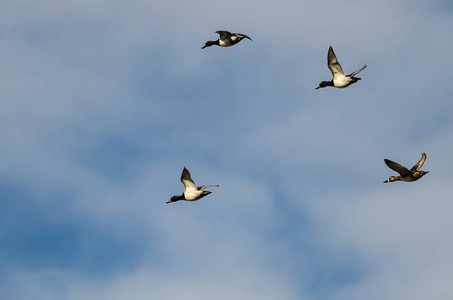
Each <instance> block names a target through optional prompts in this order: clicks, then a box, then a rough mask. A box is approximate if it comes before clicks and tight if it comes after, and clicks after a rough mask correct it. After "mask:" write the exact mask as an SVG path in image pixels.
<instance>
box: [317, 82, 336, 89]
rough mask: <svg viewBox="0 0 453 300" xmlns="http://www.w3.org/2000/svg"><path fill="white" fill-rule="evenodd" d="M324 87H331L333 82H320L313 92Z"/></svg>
mask: <svg viewBox="0 0 453 300" xmlns="http://www.w3.org/2000/svg"><path fill="white" fill-rule="evenodd" d="M326 86H333V82H332V81H321V82H320V83H319V85H318V86H317V87H315V90H317V89H319V88H324V87H326Z"/></svg>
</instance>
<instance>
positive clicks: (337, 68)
mask: <svg viewBox="0 0 453 300" xmlns="http://www.w3.org/2000/svg"><path fill="white" fill-rule="evenodd" d="M327 66H328V67H329V69H330V71H331V72H332V77H333V79H332V80H331V81H321V82H320V83H319V85H318V86H317V87H316V88H315V89H316V90H317V89H319V88H324V87H326V86H333V87H336V88H340V89H342V88H345V87H348V86H350V85H351V84H353V83H356V82H357V81H359V80H360V79H361V78H358V77H355V75H357V74H358V73H360V72H361V71H362V70H363V69H365V68H366V65H364V66H363V67H362V68H361V69H359V70H357V71H355V72H353V73H351V74H349V75H346V76H345V75H344V72H343V69H342V68H341V65H340V63H339V62H338V59H337V56H336V55H335V52H333V48H332V46H330V47H329V52H328V53H327Z"/></svg>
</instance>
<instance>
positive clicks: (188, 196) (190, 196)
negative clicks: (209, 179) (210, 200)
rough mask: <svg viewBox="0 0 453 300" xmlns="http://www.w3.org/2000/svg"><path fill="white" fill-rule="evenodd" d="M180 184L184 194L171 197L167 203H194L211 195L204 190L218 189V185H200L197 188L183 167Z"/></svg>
mask: <svg viewBox="0 0 453 300" xmlns="http://www.w3.org/2000/svg"><path fill="white" fill-rule="evenodd" d="M181 182H182V183H183V184H184V193H183V194H182V195H180V196H172V197H171V198H170V200H168V201H167V203H171V202H176V201H179V200H186V201H196V200H199V199H201V198H203V197H204V196H207V195H209V194H211V193H212V192H210V191H205V188H207V187H218V185H202V186H198V187H197V186H196V185H195V182H194V181H193V180H192V178H191V176H190V173H189V170H187V169H186V168H185V167H184V169H183V170H182V173H181Z"/></svg>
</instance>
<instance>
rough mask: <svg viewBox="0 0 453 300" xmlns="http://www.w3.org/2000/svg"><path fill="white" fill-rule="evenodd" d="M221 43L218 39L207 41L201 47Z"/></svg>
mask: <svg viewBox="0 0 453 300" xmlns="http://www.w3.org/2000/svg"><path fill="white" fill-rule="evenodd" d="M218 44H219V40H217V41H207V42H206V43H205V44H204V46H203V47H201V49H204V48H206V47H211V46H212V45H218Z"/></svg>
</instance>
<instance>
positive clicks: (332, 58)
mask: <svg viewBox="0 0 453 300" xmlns="http://www.w3.org/2000/svg"><path fill="white" fill-rule="evenodd" d="M216 33H217V34H219V38H218V39H217V40H215V41H207V42H206V43H205V44H204V46H203V47H201V49H204V48H206V47H210V46H213V45H217V46H220V47H230V46H234V45H236V44H237V43H239V42H240V41H242V40H243V39H249V40H251V41H252V39H251V38H250V37H249V36H247V35H245V34H243V33H231V32H229V31H226V30H218V31H216ZM327 66H328V67H329V69H330V72H332V80H330V81H321V82H320V83H319V85H318V86H317V87H316V88H315V89H319V88H324V87H327V86H333V87H336V88H340V89H342V88H346V87H348V86H350V85H351V84H353V83H356V82H357V81H359V80H361V78H359V77H356V76H355V75H357V74H358V73H360V72H361V71H363V70H364V69H365V68H366V67H367V66H366V65H364V66H363V67H362V68H360V69H358V70H357V71H355V72H352V73H351V74H349V75H344V72H343V68H342V67H341V65H340V63H339V62H338V59H337V56H336V55H335V52H334V51H333V48H332V46H330V47H329V50H328V52H327ZM425 160H426V154H425V153H422V157H421V159H420V160H419V161H418V162H417V163H416V164H415V165H414V166H413V167H412V168H411V169H410V170H409V169H407V168H406V167H403V166H402V165H400V164H398V163H396V162H394V161H391V160H389V159H384V162H385V164H386V165H387V166H388V167H389V168H390V169H392V170H393V171H395V172H397V173H399V176H390V177H388V178H387V179H386V180H385V181H384V183H386V182H393V181H405V182H412V181H417V180H418V179H420V178H422V177H423V176H424V175H425V174H427V173H429V171H422V170H420V169H421V167H422V166H423V164H424V163H425ZM181 182H182V183H183V184H184V192H183V194H182V195H176V196H172V197H171V198H170V200H168V201H167V203H171V202H176V201H179V200H186V201H196V200H199V199H201V198H203V197H205V196H207V195H209V194H211V193H212V192H210V191H206V190H205V189H206V188H207V187H218V186H219V185H202V186H198V187H197V186H196V184H195V182H194V181H193V180H192V177H191V175H190V172H189V170H187V169H186V167H184V169H183V171H182V174H181Z"/></svg>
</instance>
